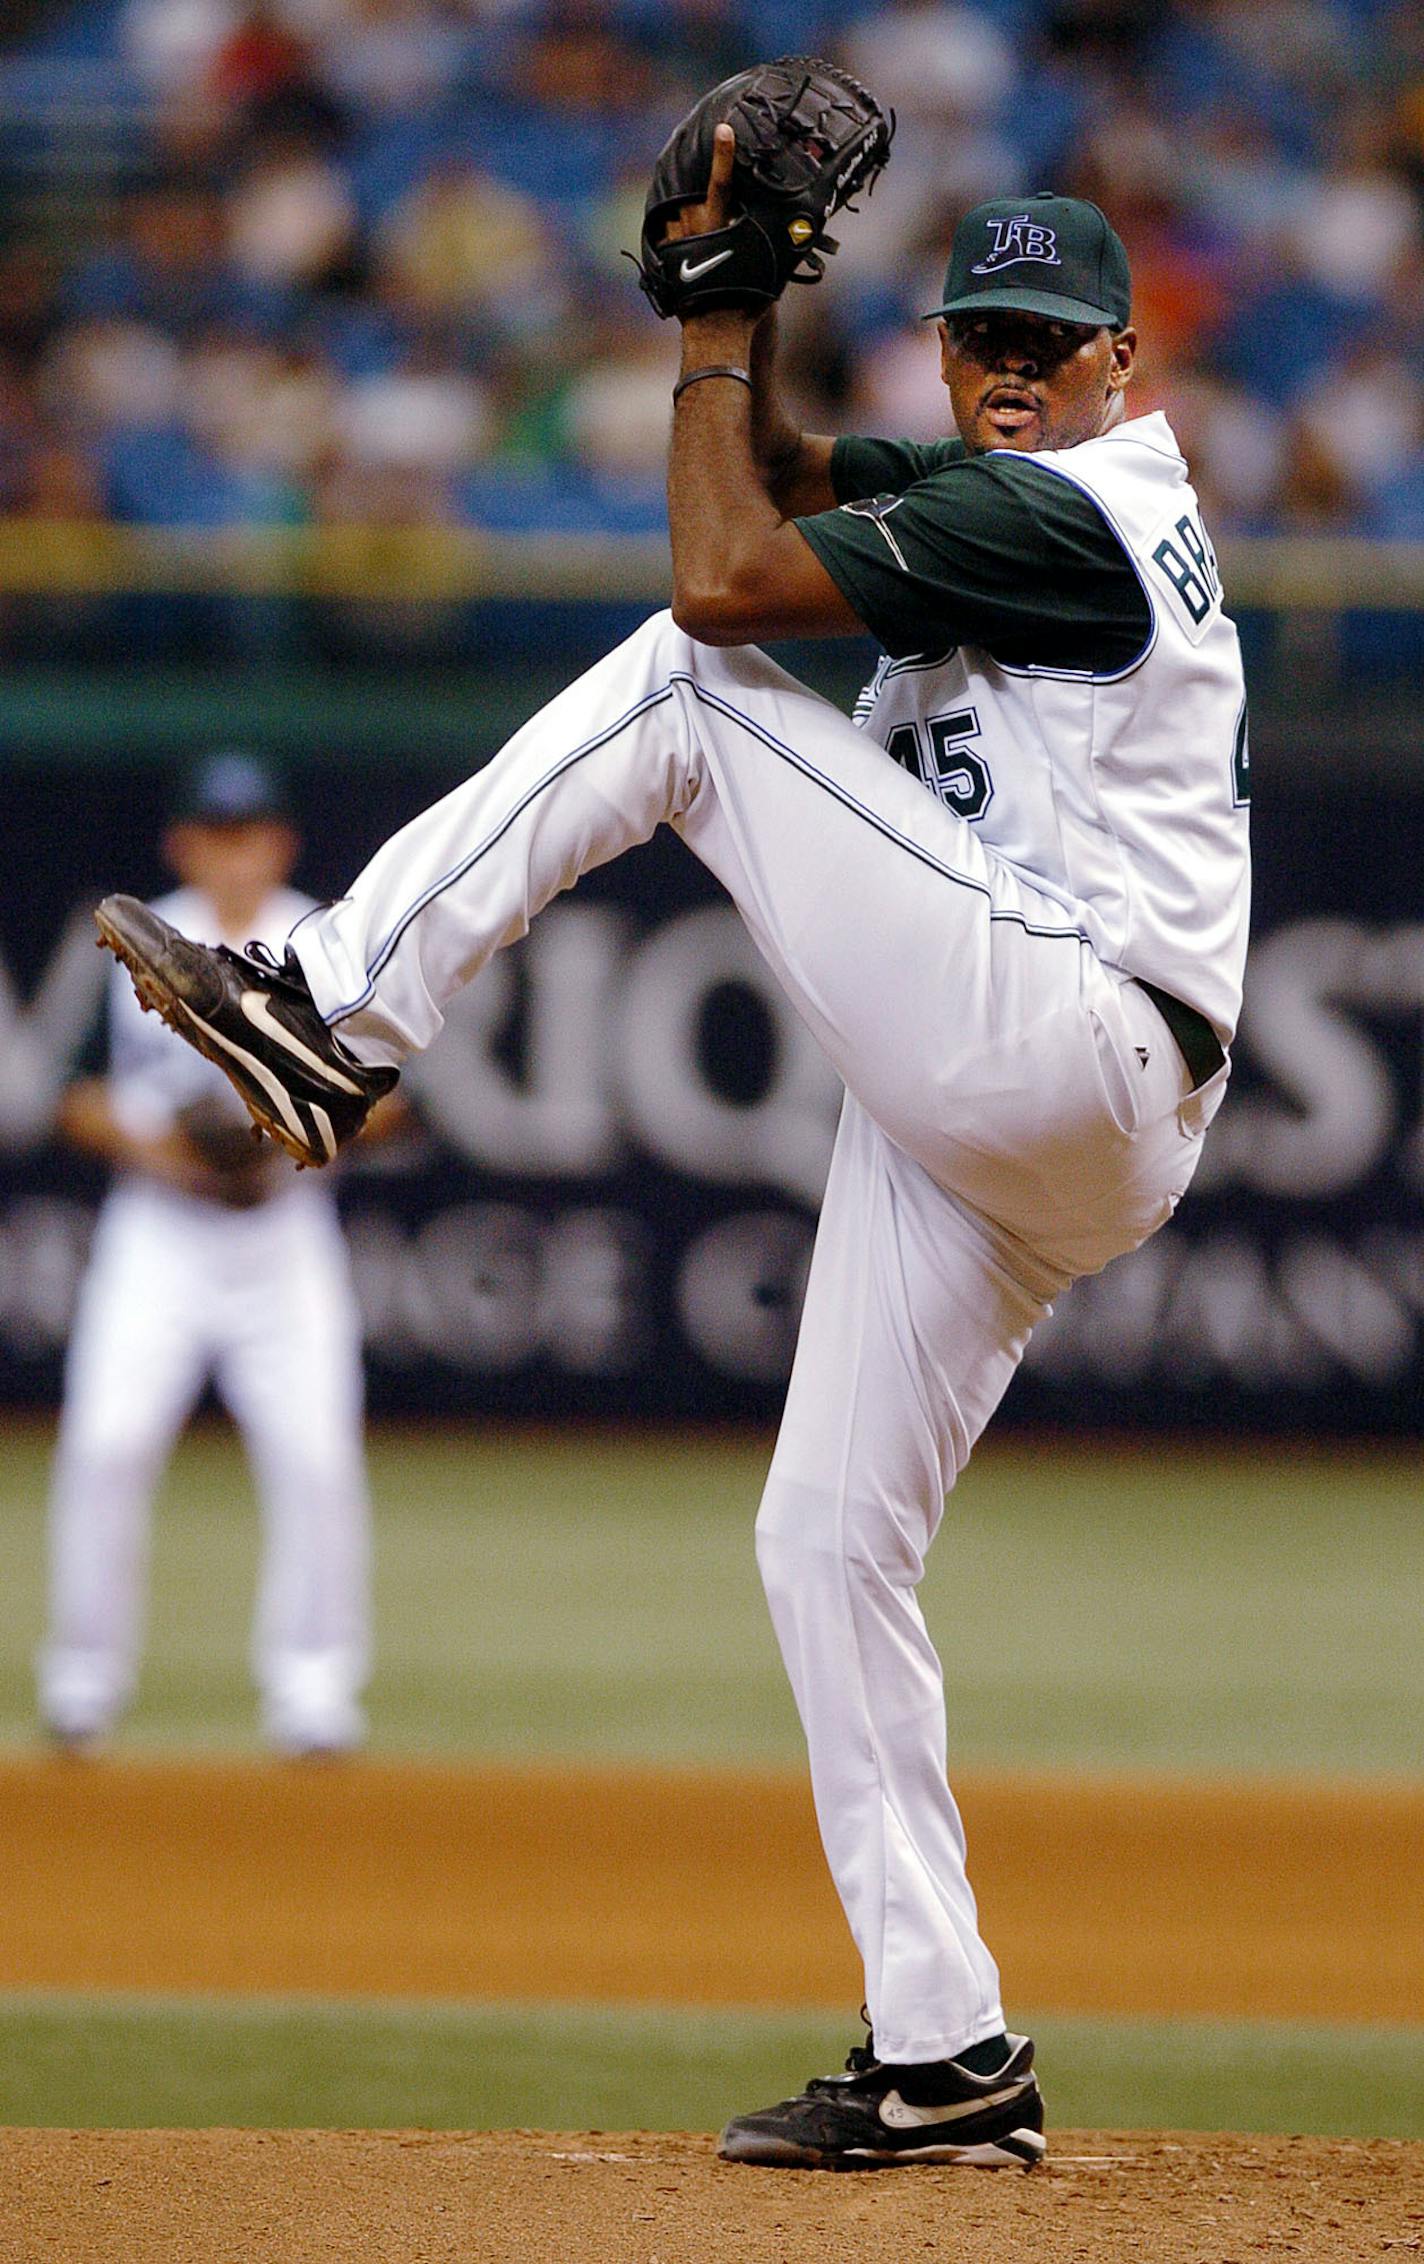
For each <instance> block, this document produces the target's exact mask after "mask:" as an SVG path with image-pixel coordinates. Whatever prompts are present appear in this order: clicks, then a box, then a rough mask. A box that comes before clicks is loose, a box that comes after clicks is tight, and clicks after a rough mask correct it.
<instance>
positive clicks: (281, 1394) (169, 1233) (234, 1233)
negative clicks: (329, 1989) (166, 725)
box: [39, 753, 368, 1753]
mask: <svg viewBox="0 0 1424 2264" xmlns="http://www.w3.org/2000/svg"><path fill="white" fill-rule="evenodd" d="M164 851H165V855H166V858H167V861H168V863H169V864H170V865H171V866H172V868H173V869H174V871H175V872H176V873H177V874H178V875H179V877H180V879H181V880H182V882H183V885H182V886H181V887H180V888H179V889H177V891H176V892H175V893H174V894H173V895H171V896H166V897H164V898H162V899H161V900H160V903H159V905H158V911H159V913H161V915H162V917H163V918H164V919H165V920H169V921H172V922H173V924H174V925H175V927H178V928H181V929H182V930H183V932H184V934H186V935H193V936H201V937H204V938H205V939H208V940H211V941H212V942H217V941H219V940H220V939H224V938H225V939H227V940H228V941H240V940H242V939H244V938H246V937H248V936H266V937H268V938H270V939H271V940H272V941H273V942H276V943H280V942H281V940H282V939H283V938H284V937H285V936H286V934H287V932H288V930H289V929H290V928H291V926H292V924H293V922H294V921H295V920H297V919H298V918H300V916H301V915H302V913H304V912H305V911H307V910H309V908H310V906H311V901H312V900H311V898H310V897H309V896H301V895H298V894H297V893H296V891H295V890H293V889H291V888H289V887H287V886H286V885H285V883H286V879H287V875H288V873H289V872H290V870H291V867H292V864H293V861H294V859H295V856H296V852H297V838H296V835H295V833H294V832H293V830H292V828H291V825H290V823H289V822H288V819H287V817H286V814H285V811H284V808H283V805H282V801H281V798H280V794H279V790H278V788H277V786H276V782H275V780H274V779H273V778H272V777H271V776H270V775H269V774H268V773H267V771H266V770H265V769H264V768H263V767H262V766H260V765H259V764H257V763H256V762H255V761H254V760H253V759H252V758H251V757H248V756H245V755H242V754H236V753H233V754H223V755H218V756H214V757H212V758H210V759H209V760H208V761H207V762H205V763H204V764H202V765H201V766H200V767H199V768H198V770H197V771H196V772H195V773H194V774H193V775H192V777H191V778H190V779H189V781H188V786H187V792H186V795H185V797H184V799H183V801H182V803H181V806H180V809H179V811H178V813H177V816H176V817H175V820H174V822H173V823H172V824H170V826H169V828H168V830H167V832H166V834H165V836H164ZM114 973H115V983H114V985H113V990H112V997H111V1002H110V1014H109V1034H110V1066H109V1072H108V1075H107V1076H106V1077H104V1078H97V1079H89V1080H86V1081H84V1082H83V1083H80V1084H78V1085H74V1086H71V1087H70V1089H69V1091H68V1093H67V1094H66V1096H65V1098H64V1101H63V1102H62V1104H61V1115H60V1128H61V1130H62V1131H64V1132H65V1134H66V1135H67V1136H68V1137H69V1138H70V1139H71V1140H72V1141H74V1142H75V1144H76V1145H79V1146H82V1147H84V1148H86V1149H88V1150H89V1151H90V1152H91V1153H93V1154H97V1155H99V1156H101V1157H102V1158H103V1159H104V1160H105V1161H106V1162H108V1163H111V1164H113V1165H114V1166H116V1167H117V1172H118V1176H117V1178H116V1180H115V1183H114V1186H113V1187H112V1189H111V1191H110V1193H109V1194H108V1196H107V1198H106V1200H105V1202H104V1204H103V1207H102V1209H101V1211H100V1215H99V1223H98V1229H97V1233H96V1237H95V1243H94V1252H93V1257H92V1260H91V1262H90V1266H89V1269H88V1272H87V1274H86V1276H85V1279H84V1283H83V1287H82V1290H81V1294H80V1301H79V1309H78V1314H77V1318H76V1321H75V1326H74V1330H73V1334H72V1336H71V1339H70V1345H69V1353H68V1360H67V1365H66V1371H65V1392H64V1408H63V1413H62V1416H61V1420H60V1431H59V1445H58V1451H57V1454H56V1457H55V1462H54V1469H53V1476H52V1484H51V1503H50V1622H49V1631H48V1636H47V1640H46V1642H45V1645H44V1648H43V1650H42V1652H41V1654H40V1660H39V1704H40V1714H41V1718H42V1720H43V1722H44V1723H45V1725H46V1728H47V1729H48V1731H49V1732H50V1734H51V1735H52V1736H53V1737H55V1738H56V1739H58V1740H59V1741H60V1742H62V1743H65V1744H70V1745H78V1744H84V1743H88V1742H90V1741H92V1740H94V1739H96V1738H98V1737H100V1736H102V1735H103V1734H104V1732H105V1731H106V1730H108V1729H109V1728H110V1727H111V1725H112V1724H113V1723H114V1721H115V1720H116V1718H117V1717H118V1715H119V1714H120V1713H121V1711H122V1710H123V1707H124V1705H125V1703H126V1702H127V1700H128V1699H129V1698H130V1696H131V1695H132V1691H133V1687H134V1681H135V1678H136V1674H137V1669H138V1662H139V1654H140V1648H141V1623H142V1617H143V1591H144V1586H145V1564H146V1556H147V1542H148V1523H149V1513H150V1509H151V1506H152V1500H153V1493H154V1489H155V1487H156V1485H157V1481H158V1477H159V1473H160V1471H161V1469H162V1467H163V1464H164V1462H165V1461H166V1459H167V1456H168V1453H169V1450H170V1448H171V1446H172V1443H173V1440H174V1437H175V1435H176V1433H177V1431H178V1429H179V1428H180V1426H181V1425H182V1423H183V1422H184V1420H185V1418H186V1417H187V1415H188V1414H189V1412H190V1410H191V1409H192V1407H193V1404H194V1402H195V1401H196V1399H197V1397H198V1395H199V1393H200V1392H201V1390H202V1388H203V1385H204V1382H205V1381H206V1379H207V1378H208V1377H209V1375H211V1376H212V1378H213V1380H214V1383H215V1384H216V1387H217V1390H218V1392H219V1394H220V1395H221V1397H222V1399H223V1400H224V1402H225V1403H226V1405H227V1407H228V1408H229V1409H230V1411H231V1413H232V1415H233V1417H234V1419H235V1420H236V1422H237V1425H238V1428H239V1430H240V1432H241V1434H242V1437H243V1440H244V1443H245V1445H246V1447H247V1451H248V1455H249V1458H250V1460H251V1464H252V1468H253V1473H254V1476H255V1478H256V1482H257V1486H258V1491H259V1495H260V1498H261V1504H262V1521H263V1539H262V1571H261V1582H260V1589H259V1595H258V1600H257V1612H256V1620H255V1625H254V1630H253V1639H252V1665H253V1671H254V1673H255V1675H256V1679H257V1684H258V1688H259V1691H260V1693H261V1702H262V1723H263V1729H264V1732H265V1734H266V1736H267V1738H268V1739H269V1741H270V1742H271V1743H272V1744H274V1745H276V1746H277V1747H279V1748H280V1749H282V1750H284V1751H287V1752H294V1753H317V1752H322V1753H324V1752H336V1751H342V1750H345V1749H347V1748H349V1747H352V1746H354V1745H357V1744H359V1742H360V1741H361V1738H362V1734H363V1727H364V1725H363V1721H362V1714H361V1707H360V1692H361V1688H362V1684H363V1682H364V1680H365V1677H366V1666H367V1596H366V1586H367V1522H368V1516H367V1498H366V1479H365V1469H364V1460H363V1453H362V1442H361V1403H362V1377H361V1359H360V1334H361V1332H360V1317H359V1314H358V1312H357V1309H356V1302H355V1296H354V1292H353V1289H352V1283H351V1275H350V1268H349V1265H348V1262H347V1256H346V1249H345V1245H344V1242H343V1240H342V1236H341V1230H340V1227H339V1224H338V1222H337V1218H336V1212H335V1207H334V1205H333V1204H332V1202H331V1199H330V1197H329V1195H328V1193H327V1191H326V1189H325V1188H324V1187H320V1186H318V1185H317V1184H315V1183H314V1182H308V1181H305V1180H303V1179H300V1178H298V1177H297V1175H296V1174H295V1173H294V1172H293V1171H292V1170H291V1168H290V1167H289V1165H288V1164H287V1162H286V1160H285V1158H283V1157H281V1156H280V1155H278V1154H277V1153H276V1151H274V1150H273V1149H272V1148H270V1147H259V1146H258V1145H257V1144H256V1143H255V1142H254V1141H253V1138H252V1127H251V1125H250V1123H249V1122H248V1119H247V1116H246V1114H245V1112H244V1111H243V1110H242V1109H241V1108H240V1107H239V1106H238V1104H237V1102H236V1100H235V1098H234V1095H233V1093H232V1089H231V1087H230V1086H229V1084H228V1083H227V1080H226V1079H225V1078H224V1077H222V1076H221V1075H219V1073H218V1072H217V1071H216V1070H215V1069H213V1068H212V1067H211V1065H210V1064H209V1063H208V1062H206V1061H204V1060H203V1059H202V1058H201V1056H200V1055H197V1054H195V1053H193V1052H192V1051H191V1049H190V1048H189V1047H187V1046H184V1045H180V1044H179V1043H178V1041H177V1040H176V1039H175V1038H174V1037H173V1036H172V1035H171V1034H170V1032H169V1031H167V1030H165V1029H164V1028H163V1026H162V1024H161V1023H157V1022H153V1021H151V1020H147V1019H146V1018H145V1017H144V1016H143V1015H142V1014H141V1013H140V1012H139V1009H138V1005H137V1002H136V1000H135V998H134V994H133V990H132V988H131V986H130V985H129V984H128V983H127V982H126V981H125V980H124V979H123V977H122V976H121V975H120V973H119V970H118V969H117V968H116V969H115V970H114Z"/></svg>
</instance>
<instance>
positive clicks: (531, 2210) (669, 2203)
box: [0, 2130, 1424, 2264]
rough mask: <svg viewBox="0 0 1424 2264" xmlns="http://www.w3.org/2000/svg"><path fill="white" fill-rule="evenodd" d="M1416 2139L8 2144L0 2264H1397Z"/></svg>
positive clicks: (1080, 2135)
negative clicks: (1038, 2161)
mask: <svg viewBox="0 0 1424 2264" xmlns="http://www.w3.org/2000/svg"><path fill="white" fill-rule="evenodd" d="M1421 2245H1424V2146H1405V2145H1398V2144H1391V2143H1388V2142H1386V2141H1383V2140H1377V2141H1373V2142H1370V2143H1368V2144H1365V2143H1351V2142H1346V2141H1343V2140H1330V2141H1326V2140H1310V2141H1307V2140H1302V2139H1288V2138H1282V2139H1270V2138H1264V2139H1263V2138H1258V2139H1239V2138H1211V2137H1208V2138H1203V2137H1202V2136H1201V2135H1200V2134H1199V2133H1186V2134H1182V2135H1180V2136H1175V2137H1174V2136H1169V2135H1165V2134H1163V2133H1162V2132H1159V2131H1154V2132H1152V2133H1151V2134H1150V2135H1144V2136H1140V2137H1134V2136H1131V2135H1124V2134H1123V2133H1122V2132H1114V2133H1110V2134H1107V2135H1103V2134H1101V2133H1098V2132H1085V2131H1075V2132H1063V2133H1060V2135H1059V2137H1058V2141H1057V2153H1056V2155H1055V2156H1054V2157H1053V2158H1052V2159H1051V2160H1050V2162H1049V2164H1048V2165H1047V2166H1046V2167H1045V2168H1044V2169H1041V2170H1037V2171H1035V2172H1034V2174H1033V2176H1032V2177H1020V2176H1017V2175H1015V2174H1012V2173H1010V2172H1001V2173H999V2174H997V2175H994V2176H988V2175H985V2174H984V2173H982V2172H977V2171H972V2170H935V2169H918V2170H900V2171H895V2172H892V2173H891V2174H890V2175H888V2176H874V2177H854V2178H852V2177H828V2176H826V2175H825V2174H824V2173H817V2172H815V2171H785V2170H779V2171H777V2170H748V2169H743V2168H733V2167H731V2166H729V2165H728V2164H726V2163H718V2162H716V2161H715V2160H714V2159H713V2156H712V2146H711V2141H710V2140H709V2139H704V2138H685V2137H680V2136H671V2137H669V2136H662V2135H649V2134H644V2133H638V2134H634V2135H632V2136H624V2135H618V2136H612V2135H608V2134H605V2133H601V2132H594V2133H588V2132H584V2133H579V2134H574V2135H569V2136H560V2135H558V2134H556V2133H553V2132H548V2131H540V2132H528V2131H503V2132H488V2131H485V2132H477V2133H474V2134H472V2135H469V2136H465V2135H461V2134H457V2133H451V2132H440V2133H436V2134H431V2133H428V2132H416V2131H407V2132H400V2131H390V2132H380V2131H360V2132H336V2131H157V2130H153V2131H14V2132H9V2133H7V2134H6V2140H5V2147H4V2152H3V2156H0V2264H38V2260H39V2259H41V2258H43V2259H44V2264H81V2260H82V2264H140V2260H141V2264H266V2260H268V2259H280V2264H334V2260H339V2264H416V2260H417V2259H418V2260H419V2264H456V2260H457V2259H458V2264H732V2260H735V2264H913V2260H915V2259H918V2258H935V2259H938V2260H939V2264H987V2260H990V2259H992V2260H993V2264H1068V2260H1070V2259H1072V2260H1074V2264H1099V2260H1104V2264H1107V2260H1112V2264H1127V2260H1129V2259H1140V2258H1141V2257H1143V2256H1144V2255H1148V2254H1150V2255H1151V2257H1152V2258H1153V2260H1154V2264H1256V2260H1257V2259H1271V2258H1289V2259H1291V2260H1292V2264H1356V2260H1357V2259H1363V2258H1367V2257H1368V2258H1372V2259H1374V2260H1375V2264H1381V2260H1387V2259H1389V2258H1390V2257H1391V2256H1392V2255H1393V2256H1397V2257H1399V2258H1400V2259H1401V2264H1404V2260H1407V2258H1408V2257H1409V2255H1410V2254H1412V2253H1418V2252H1419V2250H1420V2248H1421Z"/></svg>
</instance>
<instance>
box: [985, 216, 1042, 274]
mask: <svg viewBox="0 0 1424 2264" xmlns="http://www.w3.org/2000/svg"><path fill="white" fill-rule="evenodd" d="M987 226H988V227H989V228H990V229H991V230H992V232H993V237H994V241H993V244H992V246H991V248H990V251H989V256H988V258H987V259H981V260H979V261H978V262H977V264H976V265H975V266H973V267H971V269H970V270H969V272H970V274H971V275H993V274H994V273H995V271H996V270H997V269H998V268H1001V267H1012V266H1013V265H1014V264H1015V262H1016V261H1018V260H1021V259H1036V260H1040V261H1041V262H1042V263H1043V265H1044V266H1045V267H1061V266H1062V265H1063V262H1062V260H1061V259H1060V258H1059V257H1058V231H1057V230H1056V229H1055V228H1045V227H1044V226H1043V224H1042V223H1041V222H1040V221H1037V220H1030V219H1029V216H1028V214H1027V213H1026V212H1021V213H1020V214H1019V215H1018V217H1017V219H1014V220H990V221H989V222H988V223H987Z"/></svg>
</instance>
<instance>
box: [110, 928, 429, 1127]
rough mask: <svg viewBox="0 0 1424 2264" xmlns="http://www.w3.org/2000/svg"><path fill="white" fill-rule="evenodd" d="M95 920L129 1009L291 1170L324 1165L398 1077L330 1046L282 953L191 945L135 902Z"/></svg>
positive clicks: (296, 970) (295, 967) (293, 961)
mask: <svg viewBox="0 0 1424 2264" xmlns="http://www.w3.org/2000/svg"><path fill="white" fill-rule="evenodd" d="M94 919H95V923H96V925H97V926H98V930H99V936H100V940H101V942H103V943H105V944H107V946H108V948H109V950H110V951H112V952H113V953H114V955H115V957H116V958H118V959H121V960H122V961H123V963H124V965H125V966H126V967H127V969H128V971H129V973H130V975H132V977H133V986H134V989H135V990H136V991H137V993H138V998H139V1004H140V1005H141V1006H143V1007H144V1008H149V1007H151V1008H152V1009H153V1011H154V1013H155V1014H161V1015H162V1017H163V1019H164V1021H165V1022H166V1023H167V1024H168V1026H169V1028H170V1029H172V1030H176V1031H177V1033H178V1035H179V1037H180V1038H186V1039H187V1041H188V1043H189V1045H191V1046H196V1047H197V1049H198V1052H199V1053H201V1054H206V1056H207V1058H208V1060H209V1061H214V1062H216V1063H217V1065H218V1067H219V1069H222V1070H225V1071H226V1073H227V1075H228V1077H229V1078H230V1079H231V1081H232V1083H233V1084H234V1085H235V1086H236V1088H237V1090H238V1092H239V1093H240V1094H241V1096H242V1098H243V1100H244V1101H245V1102H246V1104H247V1108H248V1112H249V1114H250V1115H251V1117H252V1119H253V1122H254V1123H255V1124H256V1125H257V1126H258V1128H259V1129H260V1130H261V1131H263V1132H266V1133H269V1134H270V1135H271V1137H272V1138H273V1139H274V1140H278V1141H280V1142H281V1144H282V1146H283V1147H284V1148H285V1149H286V1150H287V1153H288V1154H289V1155H292V1156H295V1157H296V1160H297V1162H298V1163H299V1164H324V1163H330V1161H331V1159H332V1157H333V1156H334V1155H335V1154H336V1151H337V1149H338V1148H342V1147H345V1145H346V1143H347V1141H348V1140H353V1139H354V1138H355V1137H356V1134H357V1133H358V1132H359V1131H360V1129H361V1127H362V1125H363V1124H364V1123H365V1121H366V1118H367V1116H368V1115H369V1114H370V1112H371V1109H372V1106H373V1105H374V1103H375V1102H376V1101H378V1100H379V1099H380V1098H381V1095H382V1094H383V1093H388V1092H389V1091H390V1089H391V1087H392V1086H393V1085H394V1084H395V1082H396V1080H397V1078H398V1077H399V1075H400V1072H399V1070H396V1069H368V1068H367V1067H366V1066H365V1065H364V1064H363V1063H362V1062H359V1061H355V1060H353V1059H352V1057H351V1055H350V1054H349V1053H348V1052H347V1051H346V1049H345V1047H344V1046H342V1045H341V1044H339V1043H338V1041H337V1040H336V1039H335V1038H334V1037H333V1036H332V1034H331V1031H330V1030H329V1029H328V1028H327V1026H326V1024H325V1023H324V1022H323V1020H322V1018H321V1016H320V1015H319V1014H318V1012H317V1010H316V1006H315V1004H314V1002H313V999H312V995H311V992H310V991H309V990H308V988H307V984H306V977H305V976H304V975H303V973H302V970H301V967H300V965H299V963H298V961H297V958H296V955H295V954H294V953H293V952H292V951H291V950H290V949H289V950H288V952H287V956H286V959H285V961H282V962H279V961H278V960H277V959H276V958H275V957H274V956H273V954H272V953H271V952H270V951H268V950H267V948H266V946H265V945H263V944H249V946H248V948H247V950H246V951H229V949H228V947H227V945H226V944H225V943H219V944H215V945H212V946H209V945H208V944H204V943H193V942H191V941H190V940H189V938H188V937H187V936H185V935H180V934H179V933H178V930H177V929H176V928H173V927H170V926H169V924H168V922H167V921H166V920H163V919H160V918H159V916H158V914H157V913H156V912H153V911H150V909H149V907H148V905H146V904H141V903H140V902H139V901H138V899H137V897H134V896H106V897H105V898H104V901H103V903H102V904H101V905H100V906H99V908H98V910H97V911H96V912H95V914H94Z"/></svg>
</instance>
